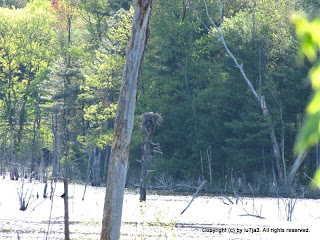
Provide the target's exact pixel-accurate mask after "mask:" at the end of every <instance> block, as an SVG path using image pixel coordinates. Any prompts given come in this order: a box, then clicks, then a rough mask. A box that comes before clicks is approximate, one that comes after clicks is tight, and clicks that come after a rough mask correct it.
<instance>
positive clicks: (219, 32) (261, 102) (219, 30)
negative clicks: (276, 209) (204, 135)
mask: <svg viewBox="0 0 320 240" xmlns="http://www.w3.org/2000/svg"><path fill="white" fill-rule="evenodd" d="M203 2H204V4H205V8H206V15H207V18H208V19H209V21H210V24H211V25H212V27H214V29H215V30H216V31H217V33H213V34H214V35H215V36H216V37H218V38H219V39H220V41H221V43H222V45H223V47H224V49H225V50H226V52H227V53H228V55H229V56H230V58H231V59H232V60H233V62H234V64H235V66H236V67H237V68H238V69H239V71H240V73H241V75H242V77H243V79H244V80H245V82H246V83H247V85H248V87H249V89H250V91H251V93H252V94H253V96H254V97H255V99H256V100H257V101H258V104H259V106H260V108H261V111H262V114H263V116H264V117H265V120H266V123H267V126H268V128H269V134H270V140H271V144H272V149H273V156H274V158H275V165H276V170H277V176H278V178H279V180H280V182H281V183H283V182H284V174H283V166H282V164H281V161H282V158H281V152H280V145H279V142H278V140H277V137H276V133H275V130H274V125H273V123H272V120H271V116H270V113H269V109H268V107H267V104H266V101H265V97H264V96H262V95H261V94H258V93H257V91H256V90H255V88H254V87H253V85H252V84H251V82H250V80H249V79H248V77H247V76H246V73H245V71H244V70H243V64H242V63H241V64H240V63H239V62H238V60H237V59H236V57H235V56H234V55H233V54H232V52H231V51H230V49H229V47H228V45H227V43H226V41H225V39H224V35H223V15H222V13H223V9H222V2H221V1H219V2H218V3H219V11H220V26H217V25H216V24H215V23H214V21H213V20H212V18H211V17H210V15H209V11H208V7H207V4H206V1H205V0H203ZM202 24H203V25H204V26H205V27H206V28H207V30H208V31H209V32H211V30H210V29H209V27H207V26H206V25H205V23H204V22H202Z"/></svg>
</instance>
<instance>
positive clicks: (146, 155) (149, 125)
mask: <svg viewBox="0 0 320 240" xmlns="http://www.w3.org/2000/svg"><path fill="white" fill-rule="evenodd" d="M161 121H162V118H161V116H160V115H159V114H157V113H153V112H149V113H144V114H142V116H141V127H142V129H143V130H144V131H145V134H146V135H145V139H144V142H143V147H142V159H141V181H140V183H141V185H140V202H142V201H146V195H147V177H148V164H149V163H150V162H151V161H152V158H153V157H154V153H153V152H152V149H151V148H152V146H151V144H152V138H153V135H154V132H155V131H156V128H157V127H158V126H159V125H160V123H161ZM154 145H155V144H154Z"/></svg>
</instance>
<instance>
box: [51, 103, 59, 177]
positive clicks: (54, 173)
mask: <svg viewBox="0 0 320 240" xmlns="http://www.w3.org/2000/svg"><path fill="white" fill-rule="evenodd" d="M51 124H52V126H51V127H52V133H53V142H54V145H53V161H52V177H54V178H55V177H57V163H58V117H57V110H56V109H55V108H54V109H53V113H52V122H51Z"/></svg>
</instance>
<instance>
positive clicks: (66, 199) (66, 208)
mask: <svg viewBox="0 0 320 240" xmlns="http://www.w3.org/2000/svg"><path fill="white" fill-rule="evenodd" d="M68 184H69V183H68V178H64V179H63V185H64V197H63V200H64V239H65V240H69V239H70V230H69V191H68Z"/></svg>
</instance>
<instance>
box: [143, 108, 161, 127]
mask: <svg viewBox="0 0 320 240" xmlns="http://www.w3.org/2000/svg"><path fill="white" fill-rule="evenodd" d="M140 118H141V128H142V129H144V130H147V131H150V130H151V129H155V128H156V127H157V126H160V125H161V122H162V117H161V115H160V114H159V113H153V112H148V113H144V114H142V115H141V116H140Z"/></svg>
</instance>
